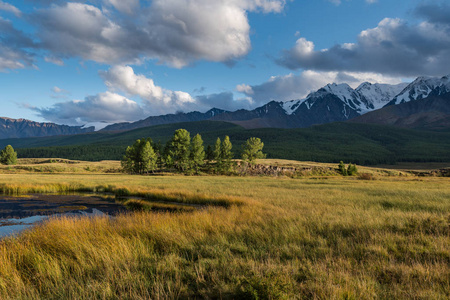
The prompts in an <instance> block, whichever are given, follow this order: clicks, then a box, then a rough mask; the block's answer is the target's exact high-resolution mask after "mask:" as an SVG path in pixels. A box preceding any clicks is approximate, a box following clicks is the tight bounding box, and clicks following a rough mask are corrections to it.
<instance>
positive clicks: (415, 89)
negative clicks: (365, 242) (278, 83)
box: [104, 76, 450, 130]
mask: <svg viewBox="0 0 450 300" xmlns="http://www.w3.org/2000/svg"><path fill="white" fill-rule="evenodd" d="M447 92H450V76H445V77H442V78H425V77H419V78H418V79H416V80H415V81H414V82H412V83H411V84H408V83H401V84H397V85H389V84H377V83H376V84H371V83H368V82H364V83H362V84H361V85H360V86H358V87H357V88H356V89H353V88H352V87H350V86H349V85H348V84H345V83H344V84H335V83H333V84H328V85H326V86H324V87H322V88H321V89H319V90H317V91H316V92H312V93H310V94H309V95H308V96H307V97H306V98H304V99H299V100H292V101H287V102H277V101H270V102H269V103H267V104H265V105H263V106H261V107H258V108H255V109H253V110H245V109H240V110H237V111H234V112H229V111H224V110H220V109H215V108H213V109H211V110H210V111H208V112H206V113H200V112H190V113H180V114H172V115H164V116H156V117H149V118H147V119H145V120H141V121H137V122H134V123H118V124H114V125H110V126H107V127H106V128H105V129H104V130H130V129H135V128H140V127H146V126H153V125H158V124H169V123H178V122H192V121H200V120H212V121H225V122H233V123H236V124H239V125H241V126H244V127H246V128H261V127H277V128H300V127H309V126H311V125H316V124H325V123H331V122H342V121H347V120H350V119H353V118H356V117H358V116H361V115H364V114H366V113H368V112H372V111H375V110H379V109H381V108H383V107H385V106H388V105H389V104H394V105H395V104H398V103H402V102H406V101H411V100H419V99H424V98H427V97H428V96H431V95H437V96H438V95H440V94H442V93H447ZM397 102H398V103H397Z"/></svg>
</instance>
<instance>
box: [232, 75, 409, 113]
mask: <svg viewBox="0 0 450 300" xmlns="http://www.w3.org/2000/svg"><path fill="white" fill-rule="evenodd" d="M366 81H368V82H371V83H388V84H397V83H400V82H402V81H401V78H397V77H390V76H384V75H381V74H375V73H355V72H316V71H310V70H308V71H303V72H302V73H300V74H299V75H294V74H288V75H284V76H273V77H271V78H270V79H269V80H268V81H266V82H264V83H262V84H259V85H254V86H248V85H246V84H242V85H239V86H238V87H236V89H237V90H238V91H239V92H241V93H243V94H245V95H246V96H247V97H249V98H251V101H252V103H253V105H256V106H260V105H263V104H265V103H267V102H269V101H271V100H275V101H289V100H297V99H303V98H305V97H306V96H307V95H308V94H309V93H310V92H313V91H316V90H318V89H319V88H321V87H323V86H325V85H327V84H329V83H338V84H339V83H348V84H349V85H350V86H352V87H353V88H356V87H357V86H358V85H360V84H361V83H363V82H366ZM242 87H245V88H242Z"/></svg>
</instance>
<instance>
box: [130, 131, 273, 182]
mask: <svg viewBox="0 0 450 300" xmlns="http://www.w3.org/2000/svg"><path fill="white" fill-rule="evenodd" d="M263 147H264V143H263V142H261V139H259V138H256V137H251V138H249V139H248V140H247V141H246V142H245V143H244V144H243V146H242V150H241V158H242V160H243V161H244V162H245V163H249V164H253V163H254V162H255V160H256V159H258V158H264V157H265V154H264V153H263V152H262V149H263ZM232 149H233V145H232V143H231V141H230V138H229V136H225V137H224V139H223V140H221V139H220V138H219V137H218V138H217V140H216V142H215V144H214V146H213V147H212V146H211V145H208V146H207V148H206V150H205V147H204V144H203V139H202V137H201V135H200V134H196V135H195V136H194V137H193V138H192V139H191V135H190V133H189V131H187V130H186V129H178V130H176V131H175V133H174V135H173V137H172V138H171V139H170V140H169V141H167V143H166V145H165V146H164V147H163V146H162V145H161V143H160V142H158V143H155V142H154V141H153V140H152V139H151V138H143V139H138V140H136V141H135V142H134V144H133V145H131V146H128V147H127V149H126V151H125V155H124V156H123V158H122V160H121V165H122V168H123V170H124V171H125V172H128V173H134V174H146V173H153V172H155V171H163V170H166V171H176V172H180V173H186V174H199V173H200V172H202V171H204V172H213V173H216V174H229V173H231V172H232V170H233V167H234V166H235V162H234V161H233V157H234V154H233V152H232Z"/></svg>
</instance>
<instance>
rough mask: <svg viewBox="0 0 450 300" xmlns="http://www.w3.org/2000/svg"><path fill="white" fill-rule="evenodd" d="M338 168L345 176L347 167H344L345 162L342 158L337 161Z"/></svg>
mask: <svg viewBox="0 0 450 300" xmlns="http://www.w3.org/2000/svg"><path fill="white" fill-rule="evenodd" d="M338 170H339V173H341V174H342V175H344V176H347V169H346V168H345V164H344V162H343V161H342V160H341V162H340V163H339V166H338Z"/></svg>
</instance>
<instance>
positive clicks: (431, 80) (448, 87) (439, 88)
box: [389, 75, 450, 105]
mask: <svg viewBox="0 0 450 300" xmlns="http://www.w3.org/2000/svg"><path fill="white" fill-rule="evenodd" d="M432 92H433V93H435V94H436V95H441V94H444V93H449V92H450V75H447V76H444V77H442V78H437V77H424V76H423V77H419V78H417V79H416V80H414V81H413V82H412V83H410V84H409V85H408V86H407V87H406V88H405V89H403V91H401V92H400V93H399V94H398V95H397V96H395V98H393V100H392V101H391V102H389V104H395V105H397V104H401V103H405V102H409V101H415V100H421V99H424V98H426V97H428V96H429V95H430V94H431V93H432Z"/></svg>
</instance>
